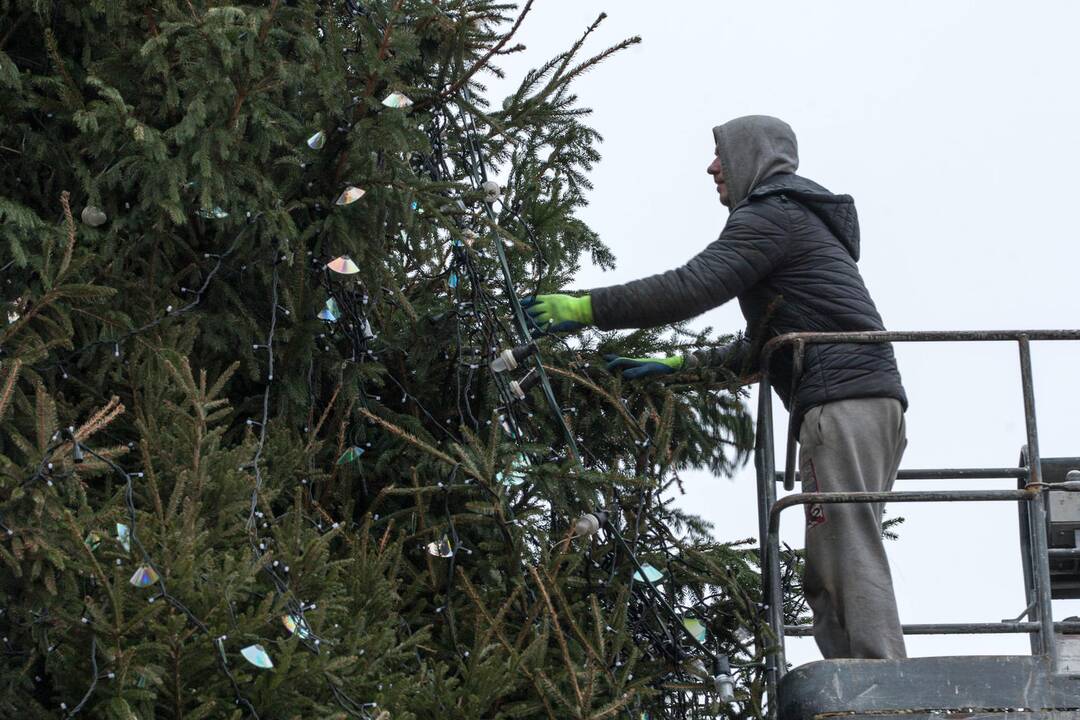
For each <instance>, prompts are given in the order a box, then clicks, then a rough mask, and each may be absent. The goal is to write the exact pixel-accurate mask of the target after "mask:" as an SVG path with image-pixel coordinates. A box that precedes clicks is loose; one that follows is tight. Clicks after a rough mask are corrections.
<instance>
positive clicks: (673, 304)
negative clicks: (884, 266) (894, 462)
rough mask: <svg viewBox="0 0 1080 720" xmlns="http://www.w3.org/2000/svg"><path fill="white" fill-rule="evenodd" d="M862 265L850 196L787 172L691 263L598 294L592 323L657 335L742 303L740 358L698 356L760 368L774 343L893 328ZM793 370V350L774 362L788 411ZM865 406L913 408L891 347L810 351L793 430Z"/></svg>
mask: <svg viewBox="0 0 1080 720" xmlns="http://www.w3.org/2000/svg"><path fill="white" fill-rule="evenodd" d="M858 259H859V219H858V216H857V215H856V213H855V203H854V201H853V200H852V198H851V196H849V195H834V194H832V193H830V192H829V191H828V190H826V189H825V188H823V187H821V186H820V185H818V184H817V183H814V182H812V181H810V180H807V179H806V178H803V177H800V176H798V175H795V174H793V173H780V174H776V175H773V176H771V177H768V178H766V179H765V180H764V181H763V182H761V183H760V184H759V185H758V186H757V187H755V188H754V189H753V190H752V192H751V193H750V195H749V196H748V197H747V198H746V199H745V200H743V201H742V202H741V203H739V204H738V205H736V206H735V207H734V208H733V209H732V211H731V215H730V217H729V218H728V222H727V225H725V226H724V231H723V232H722V233H721V235H720V238H719V239H718V240H717V241H716V242H714V243H712V244H711V245H709V246H708V247H707V248H705V250H704V251H703V252H701V253H700V254H698V255H697V256H696V257H694V258H693V259H691V260H690V261H689V262H688V263H686V265H684V266H682V267H680V268H677V269H675V270H669V271H667V272H665V273H660V274H658V275H653V276H651V277H648V278H644V279H642V280H635V281H633V282H629V283H626V284H625V285H615V286H612V287H606V288H600V289H597V290H593V291H591V295H592V308H593V319H594V321H595V323H596V325H597V327H599V328H601V329H603V330H613V329H617V328H641V327H655V326H657V325H666V324H668V323H673V322H678V321H680V320H687V319H689V318H692V317H694V316H696V315H700V314H701V313H703V312H705V311H706V310H709V309H711V308H714V307H716V306H718V305H722V304H723V303H725V302H727V301H728V300H731V299H732V298H734V297H738V299H739V305H740V307H741V308H742V312H743V316H744V317H745V318H746V322H747V329H746V337H744V338H743V339H742V340H741V341H740V343H739V345H738V346H737V347H735V348H726V349H724V350H723V351H712V352H709V353H699V354H697V358H699V359H700V360H701V361H702V362H704V363H707V364H716V363H718V362H723V363H724V364H725V365H728V366H729V367H733V368H736V369H742V368H745V367H751V368H753V367H757V366H758V362H757V359H756V358H748V357H746V355H747V350H748V349H749V348H750V347H751V346H752V345H756V346H760V345H761V344H763V341H765V340H767V339H768V338H770V337H774V336H776V335H782V334H784V333H789V332H805V331H814V332H824V331H829V332H835V331H845V330H883V329H884V326H883V325H882V322H881V316H880V315H878V312H877V309H876V308H875V307H874V301H873V300H871V299H870V294H869V293H868V292H867V290H866V285H864V284H863V280H862V276H860V275H859V269H858V267H857V266H856V261H857V260H858ZM770 306H772V311H771V315H770V313H769V312H768V310H769V308H770ZM767 316H768V317H767ZM759 333H763V336H762V337H760V338H759ZM755 339H760V340H761V341H762V342H757V343H754V342H753V341H754V340H755ZM791 372H792V362H791V353H790V351H785V352H783V353H778V354H776V355H774V356H773V361H772V368H771V369H770V377H771V379H772V383H773V387H775V388H776V391H777V393H778V394H779V395H780V398H781V399H782V400H783V401H784V405H785V407H787V408H789V409H790V408H791V398H790V397H789V394H790V393H789V389H790V387H791ZM860 397H892V398H896V399H897V400H899V401H900V402H901V403H902V404H903V406H904V408H905V409H906V408H907V396H906V395H905V393H904V388H903V385H902V384H901V382H900V373H899V371H898V370H897V368H896V359H895V357H894V356H893V351H892V346H891V345H873V344H865V345H864V344H854V343H844V344H833V345H817V344H811V345H808V346H807V349H806V357H805V362H804V371H803V376H802V378H801V380H800V383H799V389H798V392H797V400H798V404H797V409H796V415H797V416H796V418H795V423H796V427H798V424H799V423H800V422H801V419H802V415H803V414H804V413H805V412H806V411H807V410H809V409H810V408H812V407H814V406H816V405H821V404H823V403H827V402H831V401H834V400H845V399H849V398H860Z"/></svg>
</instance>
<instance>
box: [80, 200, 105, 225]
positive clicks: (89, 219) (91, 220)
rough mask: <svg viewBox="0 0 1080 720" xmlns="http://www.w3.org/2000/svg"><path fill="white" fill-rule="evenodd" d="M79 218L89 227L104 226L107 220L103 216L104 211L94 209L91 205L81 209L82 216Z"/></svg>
mask: <svg viewBox="0 0 1080 720" xmlns="http://www.w3.org/2000/svg"><path fill="white" fill-rule="evenodd" d="M79 217H81V218H82V221H83V222H84V223H86V224H87V225H89V226H90V227H98V226H100V225H104V224H105V221H106V220H108V219H109V216H108V215H106V214H105V211H104V210H102V209H101V208H97V207H94V206H93V205H87V206H86V207H84V208H83V209H82V214H81V215H80V216H79Z"/></svg>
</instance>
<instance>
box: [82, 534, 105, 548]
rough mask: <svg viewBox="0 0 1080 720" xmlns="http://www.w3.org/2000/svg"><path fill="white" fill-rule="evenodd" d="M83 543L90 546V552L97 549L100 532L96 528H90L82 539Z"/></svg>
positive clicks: (99, 541)
mask: <svg viewBox="0 0 1080 720" xmlns="http://www.w3.org/2000/svg"><path fill="white" fill-rule="evenodd" d="M83 544H84V545H86V547H88V548H90V552H93V551H94V550H97V549H98V545H100V544H101V534H100V533H98V531H97V530H91V531H90V532H89V533H87V535H86V539H85V540H83Z"/></svg>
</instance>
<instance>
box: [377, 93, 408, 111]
mask: <svg viewBox="0 0 1080 720" xmlns="http://www.w3.org/2000/svg"><path fill="white" fill-rule="evenodd" d="M382 104H383V105H385V106H386V107H388V108H407V107H409V106H410V105H412V104H413V102H412V100H410V99H409V98H407V97H405V96H404V95H402V94H401V93H399V92H392V93H390V94H389V95H387V96H386V99H385V100H383V101H382Z"/></svg>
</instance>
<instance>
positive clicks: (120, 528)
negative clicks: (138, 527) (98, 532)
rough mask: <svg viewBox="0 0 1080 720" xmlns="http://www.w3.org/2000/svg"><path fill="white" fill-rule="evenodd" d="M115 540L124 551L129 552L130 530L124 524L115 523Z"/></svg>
mask: <svg viewBox="0 0 1080 720" xmlns="http://www.w3.org/2000/svg"><path fill="white" fill-rule="evenodd" d="M116 539H117V540H119V541H120V544H121V545H122V546H123V547H124V550H126V551H127V552H131V529H130V528H128V526H127V525H125V524H124V523H116Z"/></svg>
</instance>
